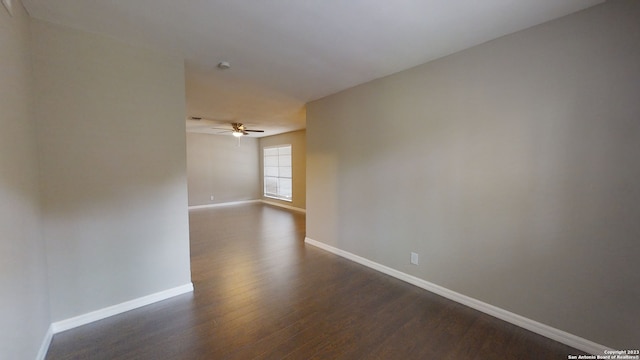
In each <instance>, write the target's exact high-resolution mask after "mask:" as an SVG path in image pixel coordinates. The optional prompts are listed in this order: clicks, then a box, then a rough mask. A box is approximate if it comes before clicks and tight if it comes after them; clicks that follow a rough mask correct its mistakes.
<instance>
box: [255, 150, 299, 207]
mask: <svg viewBox="0 0 640 360" xmlns="http://www.w3.org/2000/svg"><path fill="white" fill-rule="evenodd" d="M282 148H289V154H280V149H282ZM273 149H277V150H278V154H277V155H267V150H273ZM287 155H288V162H289V165H288V166H286V165H285V166H282V165H280V160H281V156H287ZM267 156H270V157H275V158H276V160H277V165H276V166H273V165H271V166H269V167H270V168H272V169H271V171H273V168H276V171H277V173H278V174H277V176H273V175H269V176H267V173H268V172H269V171H267V167H268V166H267V163H268V161H267ZM282 168H288V169H289V170H288V174H289V177H287V176H286V171H285V176H281V174H280V173H281V169H282ZM267 178H269V179H276V192H275V193H274V192H267V182H268V180H267ZM283 179H284V180H285V181H284V183H286V182H287V181H286V180H288V182H289V183H290V186H289V188H290V190H289V192H288V193H289V194H290V196H289V197H287V196H286V195H282V194H281V192H280V191H281V189H282V186H281V184H282V182H283V181H282V180H283ZM262 196H264V197H265V198H269V199H275V200H281V201H287V202H293V146H292V145H291V144H281V145H273V146H265V147H263V148H262Z"/></svg>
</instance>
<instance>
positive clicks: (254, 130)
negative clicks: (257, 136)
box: [244, 129, 264, 132]
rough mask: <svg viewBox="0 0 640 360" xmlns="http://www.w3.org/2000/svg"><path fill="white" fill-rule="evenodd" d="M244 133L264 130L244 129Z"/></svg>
mask: <svg viewBox="0 0 640 360" xmlns="http://www.w3.org/2000/svg"><path fill="white" fill-rule="evenodd" d="M244 131H248V132H264V130H249V129H244Z"/></svg>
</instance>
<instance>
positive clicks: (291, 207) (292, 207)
mask: <svg viewBox="0 0 640 360" xmlns="http://www.w3.org/2000/svg"><path fill="white" fill-rule="evenodd" d="M261 201H262V203H264V204H268V205H273V206H279V207H281V208H285V209H289V210H294V211H299V212H302V213H305V214H306V213H307V210H306V209H303V208H299V207H295V206H291V205H287V204H282V203H279V202H275V201H269V200H261Z"/></svg>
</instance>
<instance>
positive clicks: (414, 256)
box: [411, 252, 418, 265]
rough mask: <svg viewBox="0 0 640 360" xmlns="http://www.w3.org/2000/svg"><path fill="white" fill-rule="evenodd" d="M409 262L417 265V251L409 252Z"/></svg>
mask: <svg viewBox="0 0 640 360" xmlns="http://www.w3.org/2000/svg"><path fill="white" fill-rule="evenodd" d="M411 263H412V264H413V265H418V254H417V253H414V252H412V253H411Z"/></svg>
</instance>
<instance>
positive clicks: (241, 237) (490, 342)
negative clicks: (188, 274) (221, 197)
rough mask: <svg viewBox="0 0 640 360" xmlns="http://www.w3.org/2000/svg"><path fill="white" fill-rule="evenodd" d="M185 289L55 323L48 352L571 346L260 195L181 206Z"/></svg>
mask: <svg viewBox="0 0 640 360" xmlns="http://www.w3.org/2000/svg"><path fill="white" fill-rule="evenodd" d="M189 221H190V237H191V266H192V279H193V283H194V287H195V290H194V292H193V294H185V295H181V296H177V297H175V298H172V299H168V300H165V301H162V302H159V303H155V304H152V305H149V306H145V307H143V308H140V309H136V310H132V311H129V312H127V313H123V314H119V315H116V316H113V317H110V318H108V319H104V320H101V321H97V322H95V323H92V324H88V325H85V326H82V327H78V328H76V329H72V330H69V331H66V332H63V333H60V334H56V335H55V336H54V338H53V341H52V343H51V347H50V349H49V352H48V354H47V359H49V360H60V359H109V360H113V359H142V360H145V359H169V360H170V359H181V360H182V359H228V360H245V359H316V360H317V359H347V360H348V359H403V360H405V359H501V360H502V359H566V358H567V355H568V354H582V352H580V351H577V350H575V349H571V348H569V347H567V346H565V345H562V344H559V343H557V342H554V341H552V340H549V339H546V338H544V337H541V336H539V335H536V334H533V333H531V332H529V331H526V330H524V329H521V328H518V327H516V326H514V325H511V324H508V323H505V322H503V321H500V320H498V319H495V318H493V317H490V316H488V315H486V314H482V313H479V312H477V311H475V310H472V309H470V308H468V307H465V306H463V305H460V304H457V303H454V302H452V301H450V300H447V299H444V298H442V297H440V296H437V295H435V294H432V293H429V292H426V291H424V290H422V289H419V288H417V287H414V286H412V285H409V284H407V283H404V282H402V281H400V280H397V279H394V278H391V277H388V276H386V275H384V274H381V273H378V272H376V271H373V270H371V269H368V268H366V267H363V266H361V265H358V264H355V263H353V262H350V261H348V260H346V259H342V258H339V257H336V256H335V255H332V254H329V253H327V252H324V251H322V250H320V249H317V248H314V247H309V246H306V245H305V244H304V236H305V216H304V214H302V213H299V212H293V211H288V210H284V209H281V208H276V207H273V206H269V205H264V204H247V205H238V206H229V207H224V208H213V209H201V210H195V211H191V212H190V217H189Z"/></svg>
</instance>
